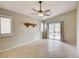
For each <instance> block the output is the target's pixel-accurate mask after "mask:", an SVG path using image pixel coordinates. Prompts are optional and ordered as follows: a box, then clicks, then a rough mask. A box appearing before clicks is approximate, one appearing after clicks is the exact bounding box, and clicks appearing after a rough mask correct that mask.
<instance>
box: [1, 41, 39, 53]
mask: <svg viewBox="0 0 79 59" xmlns="http://www.w3.org/2000/svg"><path fill="white" fill-rule="evenodd" d="M35 41H38V40H32V41H29V42H25V43H22V44H19V45H16V46H13V47H9V48H5V49H2V50H0V52H3V51H7V50H10V49H14V48H18V47H21V46H23V45H26V44H30V43H32V42H35Z"/></svg>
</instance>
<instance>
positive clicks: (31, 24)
mask: <svg viewBox="0 0 79 59" xmlns="http://www.w3.org/2000/svg"><path fill="white" fill-rule="evenodd" d="M24 25H25V26H26V27H29V26H32V27H35V26H37V25H36V24H33V23H24Z"/></svg>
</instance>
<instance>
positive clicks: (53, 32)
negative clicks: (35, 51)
mask: <svg viewBox="0 0 79 59" xmlns="http://www.w3.org/2000/svg"><path fill="white" fill-rule="evenodd" d="M61 25H62V24H61V22H55V23H49V24H48V39H53V40H61V39H62V36H61V34H62V32H61V30H62V26H61Z"/></svg>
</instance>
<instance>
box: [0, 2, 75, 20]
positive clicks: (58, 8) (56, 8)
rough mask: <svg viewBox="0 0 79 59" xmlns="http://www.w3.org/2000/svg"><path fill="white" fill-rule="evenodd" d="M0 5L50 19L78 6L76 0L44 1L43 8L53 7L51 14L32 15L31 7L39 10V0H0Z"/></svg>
mask: <svg viewBox="0 0 79 59" xmlns="http://www.w3.org/2000/svg"><path fill="white" fill-rule="evenodd" d="M0 7H1V8H4V9H7V10H10V11H14V12H17V13H21V14H24V15H27V16H30V17H33V18H35V19H43V20H45V19H48V18H51V17H54V16H57V15H60V14H62V13H65V12H68V11H70V10H72V9H75V8H76V1H43V3H42V9H43V10H46V9H51V12H52V14H51V16H44V17H39V16H36V15H32V14H31V13H34V11H33V10H32V9H31V8H35V9H37V10H39V3H38V1H0Z"/></svg>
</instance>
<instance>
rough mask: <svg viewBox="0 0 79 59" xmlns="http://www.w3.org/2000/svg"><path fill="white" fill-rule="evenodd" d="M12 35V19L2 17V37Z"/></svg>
mask: <svg viewBox="0 0 79 59" xmlns="http://www.w3.org/2000/svg"><path fill="white" fill-rule="evenodd" d="M11 34H12V17H10V16H4V15H0V36H7V35H8V36H9V35H11Z"/></svg>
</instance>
